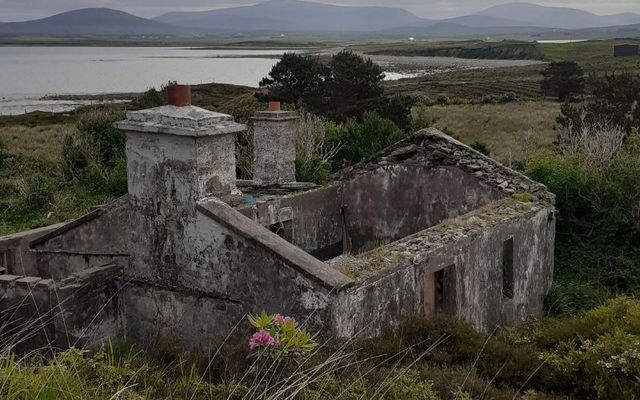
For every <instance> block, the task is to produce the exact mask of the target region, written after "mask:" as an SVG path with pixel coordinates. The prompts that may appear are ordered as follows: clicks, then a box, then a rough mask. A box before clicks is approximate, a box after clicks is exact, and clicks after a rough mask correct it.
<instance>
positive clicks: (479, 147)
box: [471, 141, 491, 157]
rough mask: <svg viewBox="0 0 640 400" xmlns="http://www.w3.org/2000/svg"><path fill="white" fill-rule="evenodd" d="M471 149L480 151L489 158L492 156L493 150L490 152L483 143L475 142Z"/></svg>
mask: <svg viewBox="0 0 640 400" xmlns="http://www.w3.org/2000/svg"><path fill="white" fill-rule="evenodd" d="M471 148H472V149H474V150H475V151H478V152H480V153H482V154H484V155H485V156H487V157H489V156H491V150H489V147H488V146H487V145H486V144H484V143H482V142H478V141H475V142H473V143H472V144H471Z"/></svg>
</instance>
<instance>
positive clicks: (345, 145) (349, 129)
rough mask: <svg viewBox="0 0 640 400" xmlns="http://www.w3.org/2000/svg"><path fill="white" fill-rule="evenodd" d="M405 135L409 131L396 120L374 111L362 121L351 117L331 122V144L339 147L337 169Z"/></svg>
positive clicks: (329, 134)
mask: <svg viewBox="0 0 640 400" xmlns="http://www.w3.org/2000/svg"><path fill="white" fill-rule="evenodd" d="M405 137H406V133H405V132H404V131H402V129H400V128H398V127H397V126H396V125H395V124H394V123H393V122H392V121H390V120H388V119H384V118H382V117H380V116H379V115H378V114H376V113H371V112H366V113H364V114H363V116H362V122H361V123H358V122H355V121H354V120H349V121H347V122H345V123H343V124H335V123H328V124H327V140H328V143H329V144H330V145H331V146H332V147H334V148H339V150H338V151H337V152H336V154H335V156H334V157H333V165H334V168H336V169H338V168H340V167H341V166H343V165H347V164H356V163H358V162H361V161H363V160H366V159H368V158H370V157H371V156H373V155H374V154H375V153H377V152H379V151H380V150H382V149H384V148H386V147H388V146H390V145H392V144H394V143H396V142H398V141H400V140H402V139H403V138H405Z"/></svg>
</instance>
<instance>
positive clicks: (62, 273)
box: [31, 197, 135, 280]
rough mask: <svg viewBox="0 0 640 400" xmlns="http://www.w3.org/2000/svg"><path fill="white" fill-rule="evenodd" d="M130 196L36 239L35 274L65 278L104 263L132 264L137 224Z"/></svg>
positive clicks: (33, 243) (34, 252) (44, 276)
mask: <svg viewBox="0 0 640 400" xmlns="http://www.w3.org/2000/svg"><path fill="white" fill-rule="evenodd" d="M133 223H134V219H132V218H131V215H130V212H129V204H128V200H127V198H126V197H123V198H120V199H118V200H116V201H115V202H113V203H111V204H108V205H106V206H104V207H101V208H99V209H96V210H94V211H92V212H91V213H89V214H87V215H85V216H83V217H81V218H79V219H77V220H75V221H72V222H70V223H68V224H64V225H62V226H61V227H59V228H58V229H56V230H53V231H51V232H49V233H48V234H47V235H44V236H42V237H40V238H38V239H36V240H34V241H32V249H31V253H32V255H33V257H34V258H35V260H36V263H35V264H34V265H35V268H34V269H35V273H32V275H36V276H40V277H43V278H52V279H56V280H62V279H64V278H66V277H68V276H70V275H72V274H74V273H77V272H80V271H82V270H84V269H88V268H93V267H97V266H100V265H107V264H116V265H121V266H123V267H127V266H128V265H129V244H130V242H131V231H132V230H133V229H134V226H135V225H132V224H133Z"/></svg>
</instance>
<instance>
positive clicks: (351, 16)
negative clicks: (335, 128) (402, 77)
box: [0, 0, 640, 38]
mask: <svg viewBox="0 0 640 400" xmlns="http://www.w3.org/2000/svg"><path fill="white" fill-rule="evenodd" d="M634 24H635V25H634ZM637 24H640V15H638V14H633V13H624V14H616V15H608V16H598V15H595V14H592V13H589V12H586V11H582V10H577V9H572V8H560V7H545V6H540V5H536V4H531V3H510V4H503V5H499V6H495V7H491V8H489V9H487V10H484V11H481V12H479V13H476V14H472V15H465V16H461V17H455V18H448V19H445V20H433V19H426V18H419V17H417V16H416V15H414V14H412V13H410V12H408V11H406V10H403V9H400V8H392V7H355V6H354V7H347V6H336V5H329V4H324V3H317V2H311V1H299V0H267V1H264V2H261V3H258V4H255V5H251V6H244V7H233V8H226V9H219V10H212V11H202V12H171V13H168V14H164V15H161V16H159V17H157V18H155V19H153V20H151V19H145V18H140V17H136V16H134V15H131V14H127V13H125V12H122V11H117V10H111V9H107V8H87V9H82V10H75V11H69V12H65V13H62V14H58V15H54V16H52V17H48V18H43V19H39V20H34V21H26V22H11V23H0V35H4V36H7V35H9V36H16V35H58V36H100V35H103V36H107V35H118V36H142V35H159V36H164V35H167V36H168V35H171V36H190V35H201V34H221V35H222V34H223V35H229V34H236V33H243V34H247V35H251V34H253V35H262V34H274V33H275V34H280V33H304V34H307V33H311V34H322V35H325V36H330V37H336V38H345V37H357V38H371V37H381V36H403V35H404V36H416V37H461V36H467V37H469V36H475V37H482V36H485V37H486V36H501V37H504V36H507V37H518V35H523V36H526V35H535V36H536V37H538V36H539V37H553V36H554V35H555V36H562V37H565V36H566V37H572V38H580V36H581V35H584V36H586V37H594V36H595V37H597V35H598V34H601V35H604V36H607V37H610V36H612V35H614V34H619V35H626V36H627V37H630V36H637V27H636V25H637ZM626 25H629V26H630V27H629V28H628V29H625V28H624V26H626ZM594 29H598V30H594Z"/></svg>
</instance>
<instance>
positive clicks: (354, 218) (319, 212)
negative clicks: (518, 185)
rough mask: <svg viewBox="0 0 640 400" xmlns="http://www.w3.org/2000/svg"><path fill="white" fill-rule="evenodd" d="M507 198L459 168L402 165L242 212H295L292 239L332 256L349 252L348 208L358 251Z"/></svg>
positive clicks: (264, 217) (268, 219)
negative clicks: (346, 242) (346, 250)
mask: <svg viewBox="0 0 640 400" xmlns="http://www.w3.org/2000/svg"><path fill="white" fill-rule="evenodd" d="M502 197H504V194H502V193H501V192H500V191H498V190H497V189H495V188H492V187H490V186H488V185H486V184H484V183H483V182H481V181H479V180H478V179H476V178H475V177H473V176H472V175H469V174H468V173H465V172H463V171H462V170H460V169H458V168H456V167H435V168H434V167H429V166H422V165H405V164H400V165H392V166H386V167H380V168H378V169H376V170H373V171H370V172H367V173H364V174H361V175H358V176H355V177H354V178H353V179H352V180H350V181H348V182H345V183H344V184H342V183H336V184H333V185H331V186H329V187H327V188H322V189H318V190H314V191H310V192H305V193H301V194H298V195H293V196H287V197H283V198H280V199H277V200H270V201H268V202H264V203H259V204H257V205H255V206H254V207H252V208H246V209H244V210H242V212H243V214H245V215H246V216H249V217H252V218H253V219H254V220H256V221H258V222H259V223H261V224H263V225H268V224H270V223H274V221H275V220H274V217H273V216H274V215H275V216H277V215H281V214H284V215H288V216H290V218H292V219H293V220H292V221H291V233H290V236H291V237H287V238H286V239H287V240H290V241H291V242H292V243H293V244H294V245H296V246H298V247H300V248H301V249H303V250H305V251H307V252H308V253H310V254H312V255H314V256H316V257H317V258H319V259H321V260H328V259H331V258H334V257H337V256H339V255H340V254H342V253H343V248H344V245H343V238H344V236H345V224H344V223H343V213H344V221H346V228H347V231H348V237H349V239H350V242H351V245H352V252H354V253H359V252H364V251H368V250H371V249H373V248H376V247H378V246H380V245H382V244H386V243H390V242H393V241H395V240H399V239H401V238H403V237H405V236H408V235H411V234H413V233H416V232H419V231H422V230H424V229H427V228H429V227H432V226H435V225H437V224H439V223H441V222H442V221H444V220H446V219H448V218H453V217H456V216H459V215H463V214H466V213H467V212H470V211H472V210H474V209H477V208H479V207H482V206H484V205H486V204H489V203H491V202H493V201H496V200H498V199H500V198H502ZM343 206H344V207H343ZM283 210H288V212H286V213H284V212H282V211H283ZM276 219H277V218H276Z"/></svg>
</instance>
